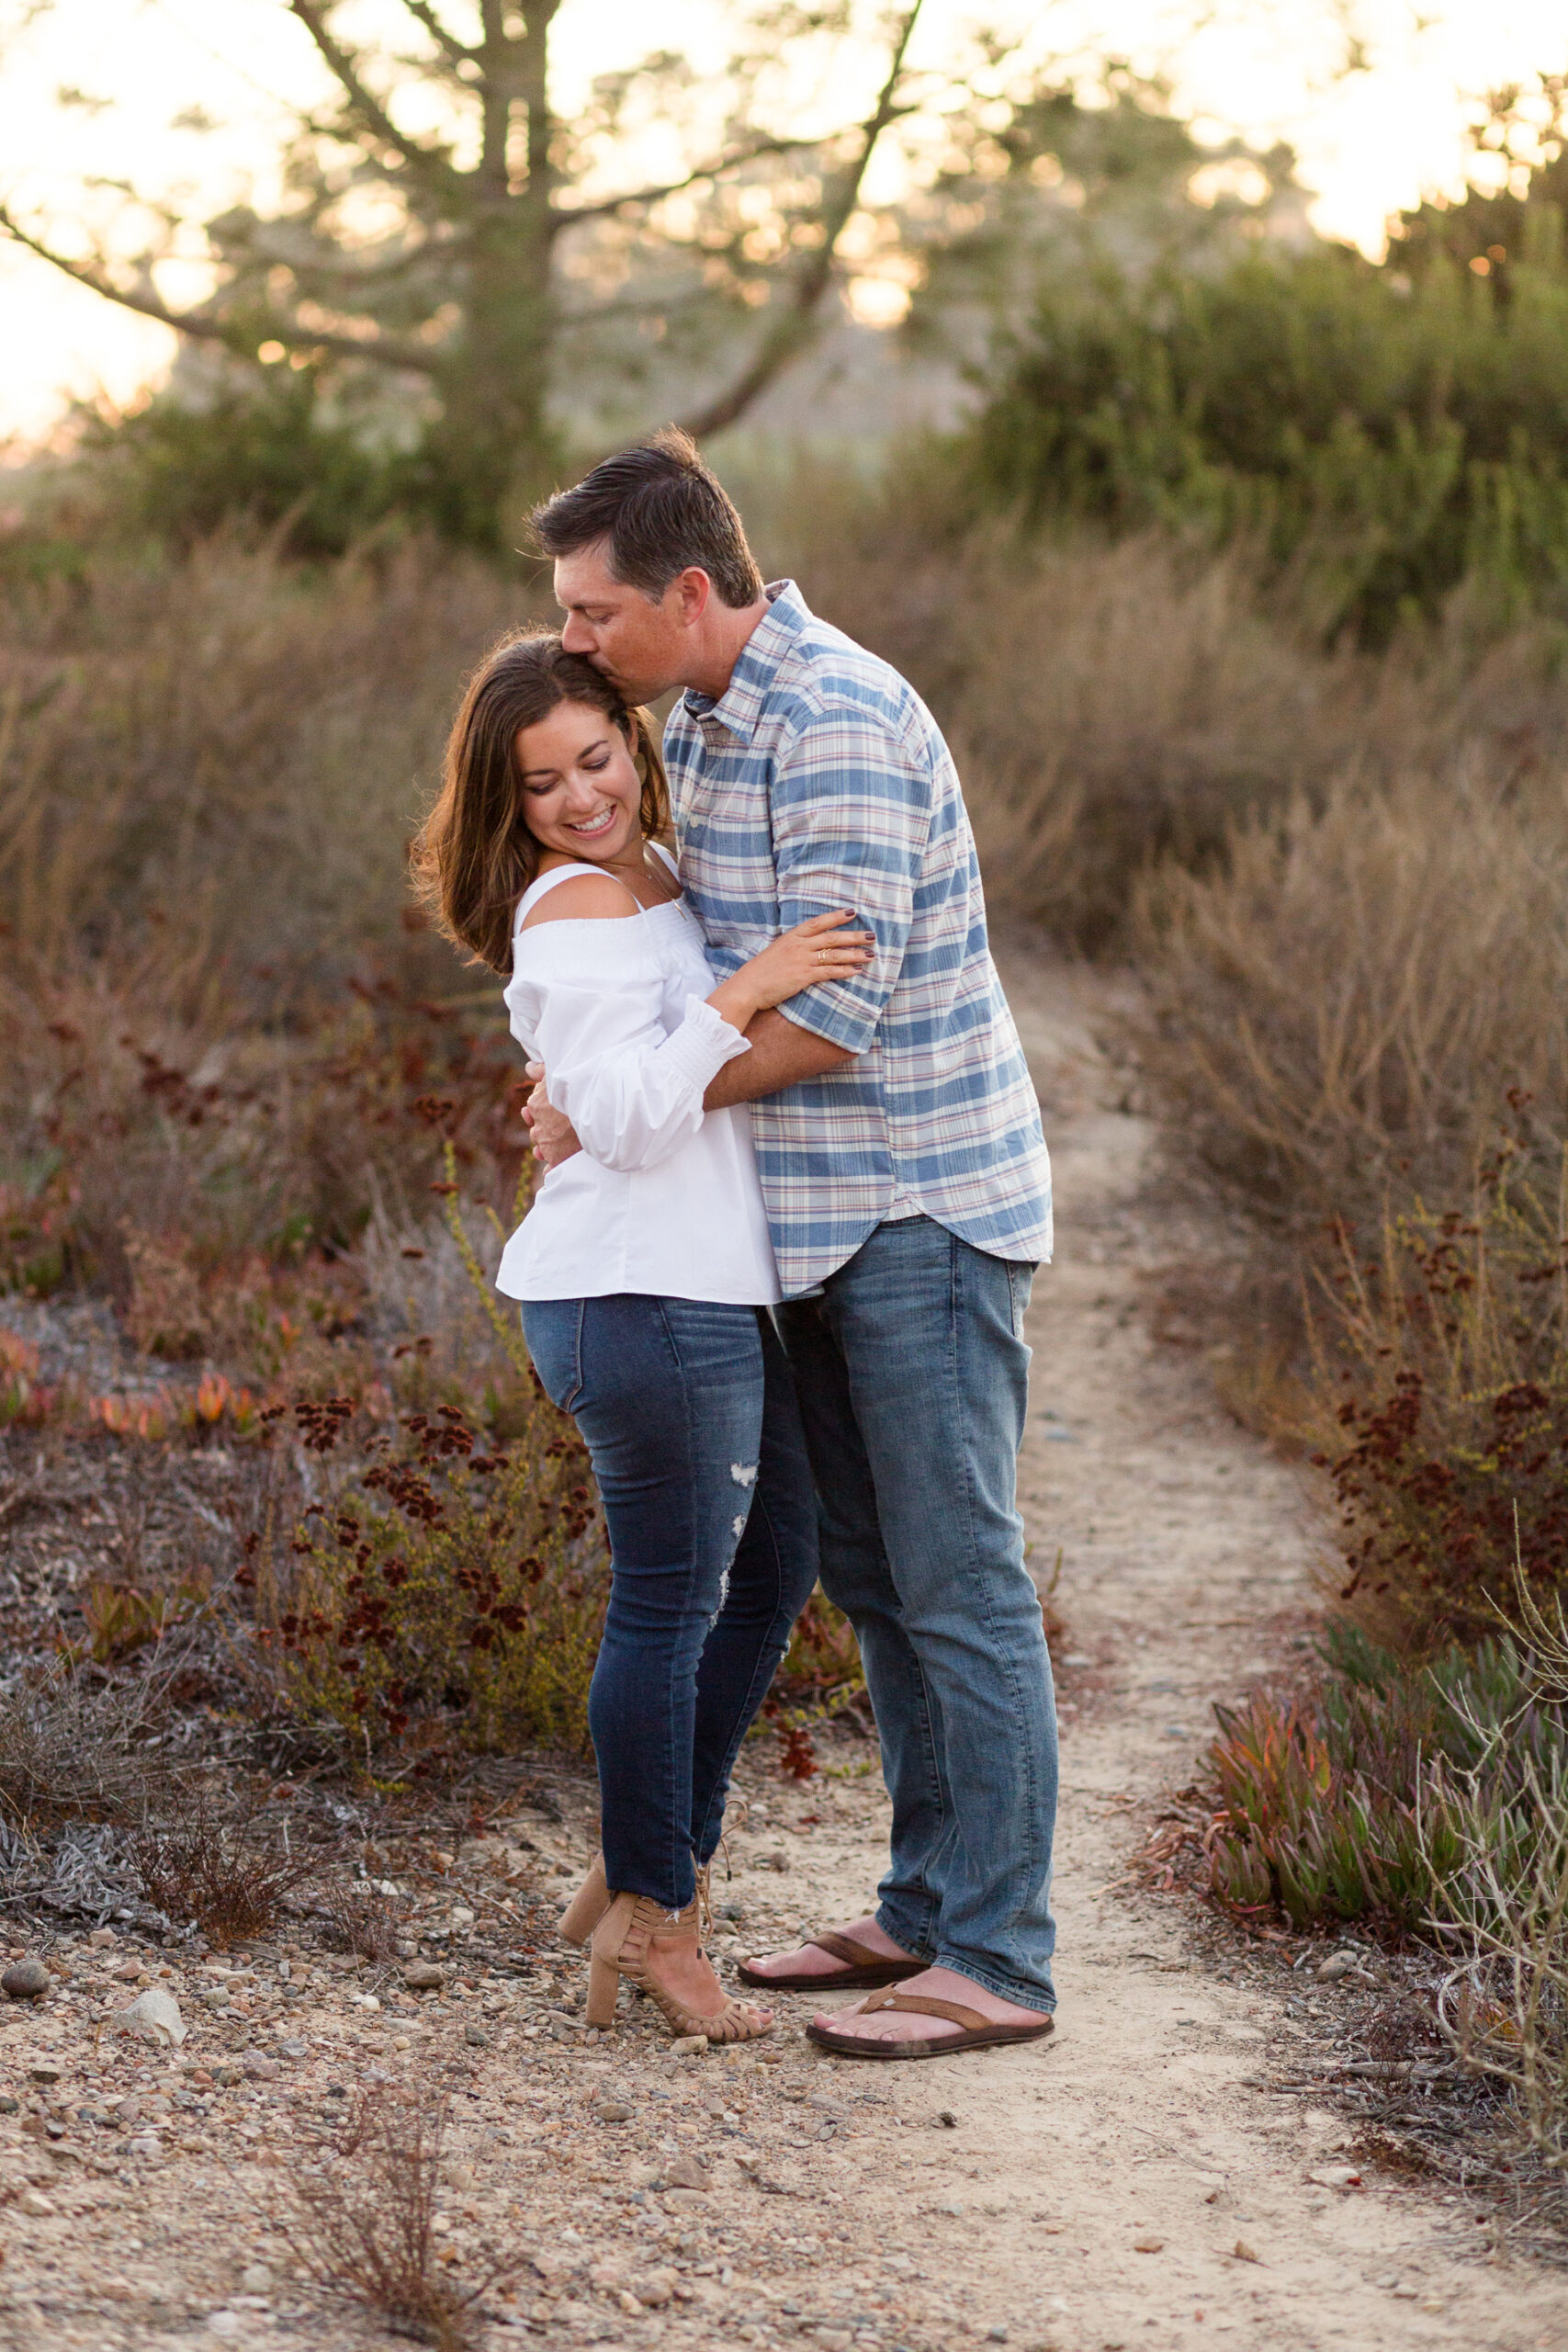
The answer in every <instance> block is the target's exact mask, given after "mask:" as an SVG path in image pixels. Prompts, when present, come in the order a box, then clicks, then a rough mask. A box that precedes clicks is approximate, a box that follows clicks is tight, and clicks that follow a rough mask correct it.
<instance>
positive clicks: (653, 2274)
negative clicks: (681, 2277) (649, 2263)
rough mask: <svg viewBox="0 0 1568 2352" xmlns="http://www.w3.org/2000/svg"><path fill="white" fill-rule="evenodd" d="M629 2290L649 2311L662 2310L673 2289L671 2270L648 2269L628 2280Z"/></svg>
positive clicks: (672, 2273) (673, 2276) (673, 2281)
mask: <svg viewBox="0 0 1568 2352" xmlns="http://www.w3.org/2000/svg"><path fill="white" fill-rule="evenodd" d="M630 2286H631V2291H632V2293H633V2294H634V2295H635V2296H636V2297H637V2301H638V2302H639V2303H641V2304H642V2305H643V2306H644V2308H645V2309H646V2310H648V2311H650V2312H656V2311H660V2310H662V2308H663V2306H664V2305H665V2304H666V2303H667V2302H668V2301H670V2298H671V2295H672V2294H673V2293H674V2291H675V2273H674V2272H673V2271H672V2270H648V2271H644V2272H643V2273H642V2274H641V2275H640V2276H639V2277H637V2278H633V2279H632V2280H631V2281H630Z"/></svg>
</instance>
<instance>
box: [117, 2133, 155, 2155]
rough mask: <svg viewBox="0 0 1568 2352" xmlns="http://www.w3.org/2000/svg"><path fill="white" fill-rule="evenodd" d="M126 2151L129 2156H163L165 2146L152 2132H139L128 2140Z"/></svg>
mask: <svg viewBox="0 0 1568 2352" xmlns="http://www.w3.org/2000/svg"><path fill="white" fill-rule="evenodd" d="M125 2153H126V2154H127V2155H128V2156H161V2155H162V2154H163V2153H164V2146H163V2143H162V2141H161V2140H159V2139H157V2138H156V2137H155V2135H154V2134H153V2133H152V2132H151V2131H139V2132H138V2133H137V2134H136V2136H135V2137H134V2139H130V2140H128V2141H127V2142H126V2143H125Z"/></svg>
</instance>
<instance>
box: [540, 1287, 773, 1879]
mask: <svg viewBox="0 0 1568 2352" xmlns="http://www.w3.org/2000/svg"><path fill="white" fill-rule="evenodd" d="M523 1329H524V1335H525V1338H526V1340H527V1342H528V1352H529V1354H530V1355H531V1356H532V1357H533V1359H534V1364H535V1368H536V1371H537V1373H538V1375H539V1378H540V1379H541V1380H542V1381H543V1382H544V1384H545V1387H546V1389H547V1392H548V1394H549V1395H550V1397H553V1398H554V1400H555V1402H556V1403H557V1404H558V1406H560V1407H561V1408H562V1409H563V1410H564V1411H566V1412H569V1413H570V1414H571V1415H572V1417H573V1418H574V1419H575V1420H576V1422H577V1426H578V1428H579V1429H580V1430H581V1432H582V1436H583V1440H584V1442H585V1443H586V1444H587V1447H588V1451H589V1453H590V1454H591V1455H592V1462H593V1475H594V1476H595V1478H596V1479H597V1480H598V1483H599V1493H600V1497H601V1499H602V1500H603V1502H604V1518H605V1522H606V1524H607V1526H608V1528H609V1531H610V1556H611V1562H612V1577H611V1585H610V1606H609V1611H608V1614H607V1616H606V1617H605V1620H604V1640H603V1641H602V1642H601V1644H600V1647H599V1659H598V1663H597V1665H596V1666H595V1667H594V1669H593V1681H592V1688H591V1690H590V1691H589V1697H588V1720H589V1728H590V1730H591V1731H592V1735H593V1752H594V1755H595V1757H596V1758H598V1763H599V1793H600V1807H601V1827H602V1833H603V1838H604V1869H605V1873H606V1876H607V1877H608V1879H609V1882H610V1884H611V1886H612V1887H613V1888H614V1889H615V1892H616V1893H617V1894H622V1893H631V1894H650V1895H652V1896H653V1897H654V1899H655V1900H656V1901H657V1902H659V1903H661V1904H663V1905H665V1907H666V1909H668V1910H671V1911H679V1910H681V1909H682V1908H683V1907H684V1905H686V1904H688V1903H690V1901H691V1899H692V1896H693V1894H694V1893H695V1891H696V1876H695V1866H696V1864H698V1863H701V1862H705V1861H706V1860H707V1859H708V1857H709V1856H710V1855H711V1854H712V1852H713V1850H714V1849H715V1847H716V1845H717V1844H718V1838H719V1832H720V1830H721V1829H722V1827H723V1826H724V1801H725V1796H726V1793H727V1792H728V1785H729V1773H730V1768H731V1766H732V1765H733V1764H734V1761H735V1758H736V1753H737V1751H738V1749H739V1746H740V1742H741V1740H742V1738H743V1737H744V1736H745V1734H746V1730H747V1727H748V1725H749V1724H750V1721H751V1718H752V1717H753V1715H755V1713H756V1712H757V1709H758V1708H759V1706H760V1705H761V1702H762V1701H763V1699H764V1698H765V1697H766V1695H767V1690H768V1685H769V1683H770V1682H771V1681H772V1680H773V1668H775V1667H776V1666H777V1664H778V1662H779V1659H780V1657H782V1656H783V1653H784V1645H785V1643H786V1642H787V1641H788V1640H789V1635H790V1628H791V1626H792V1625H793V1624H794V1623H795V1619H796V1617H797V1616H798V1615H799V1614H800V1611H801V1610H802V1609H804V1608H805V1606H806V1602H807V1598H808V1597H809V1595H810V1592H811V1588H812V1586H813V1585H814V1584H815V1583H816V1581H817V1506H816V1498H815V1497H814V1495H813V1493H812V1487H811V1470H810V1465H809V1464H808V1463H807V1457H806V1446H805V1441H804V1439H803V1437H802V1434H801V1427H800V1417H799V1414H798V1412H797V1410H796V1408H795V1385H794V1382H793V1380H792V1379H791V1376H790V1370H789V1366H788V1364H787V1363H785V1362H784V1354H783V1351H782V1350H781V1348H780V1346H779V1342H778V1337H777V1334H776V1333H775V1332H774V1330H773V1325H772V1324H771V1322H770V1321H769V1319H768V1317H767V1315H766V1314H765V1313H763V1312H761V1311H760V1310H759V1309H758V1308H756V1307H754V1306H723V1305H718V1304H715V1303H712V1302H707V1301H704V1300H700V1299H690V1298H652V1297H647V1296H644V1295H641V1294H638V1293H633V1292H622V1293H619V1294H617V1295H615V1296H612V1297H609V1298H558V1299H557V1298H552V1299H529V1300H528V1301H527V1302H526V1303H525V1306H524V1308H523Z"/></svg>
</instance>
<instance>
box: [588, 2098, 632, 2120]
mask: <svg viewBox="0 0 1568 2352" xmlns="http://www.w3.org/2000/svg"><path fill="white" fill-rule="evenodd" d="M636 2111H637V2110H636V2109H635V2108H630V2107H628V2106H627V2105H626V2101H625V2099H621V2098H605V2099H601V2100H600V2102H599V2104H598V2106H597V2107H596V2108H595V2109H594V2110H593V2112H594V2114H595V2115H596V2116H597V2117H598V2119H599V2121H600V2122H601V2123H629V2122H630V2121H631V2120H632V2117H633V2115H634V2114H635V2113H636Z"/></svg>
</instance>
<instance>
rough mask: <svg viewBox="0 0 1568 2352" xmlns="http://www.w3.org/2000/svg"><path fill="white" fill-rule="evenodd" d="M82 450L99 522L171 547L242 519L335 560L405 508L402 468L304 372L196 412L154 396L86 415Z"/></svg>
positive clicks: (235, 387) (215, 394)
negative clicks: (101, 511) (100, 510)
mask: <svg viewBox="0 0 1568 2352" xmlns="http://www.w3.org/2000/svg"><path fill="white" fill-rule="evenodd" d="M81 451H82V458H83V460H84V468H83V470H84V472H85V478H86V481H87V482H88V484H89V485H91V487H92V488H93V489H94V490H96V492H97V494H98V496H99V497H100V498H101V499H102V501H103V503H104V506H105V509H106V519H107V520H108V521H109V522H110V523H112V524H114V525H117V526H119V527H120V528H122V529H126V528H129V529H130V531H132V532H133V533H135V534H136V535H138V536H143V535H144V536H146V537H149V538H152V539H156V540H161V541H167V542H168V543H170V544H171V545H173V546H175V547H176V548H189V547H191V546H194V545H195V544H196V543H197V541H199V540H201V539H204V538H208V537H210V536H211V535H212V533H213V532H215V531H217V530H219V529H220V528H221V527H222V526H226V525H229V524H231V523H233V522H234V521H236V520H237V519H243V521H245V522H247V523H250V524H254V525H260V526H262V527H263V528H265V529H266V530H268V531H272V532H276V533H278V534H280V535H281V537H282V538H283V540H284V541H285V542H286V544H287V546H288V549H289V551H290V552H291V553H293V554H295V555H300V556H336V555H342V554H344V552H345V551H346V549H347V548H349V547H351V546H352V545H353V544H354V542H355V540H356V539H358V538H360V537H363V535H364V533H365V532H366V531H367V529H369V528H370V527H371V526H373V525H375V524H378V523H380V522H382V521H383V520H384V519H385V518H386V517H387V516H388V515H390V514H392V513H394V512H398V511H403V512H407V511H408V510H409V509H410V508H411V507H412V505H413V504H414V503H415V502H414V499H413V496H412V492H413V491H414V487H415V485H414V483H413V481H412V477H411V474H410V469H409V466H408V462H407V460H405V459H404V458H401V457H400V455H399V454H398V453H397V452H396V451H395V450H389V449H387V448H385V447H378V446H377V444H376V442H375V441H374V440H373V439H371V438H370V437H368V436H367V434H366V433H365V432H364V431H363V430H362V429H361V428H360V427H359V426H357V425H356V424H355V423H354V422H353V421H352V420H350V419H347V418H344V417H342V416H340V415H337V414H335V413H333V409H332V408H331V406H330V405H329V403H328V402H327V401H325V400H324V399H323V397H322V393H321V386H320V382H319V379H318V376H317V373H316V371H315V369H313V368H303V369H300V370H298V371H296V370H295V369H293V368H265V369H262V370H256V369H246V370H245V371H243V374H235V375H231V376H225V377H224V378H223V379H222V380H221V381H220V383H219V385H218V386H217V387H216V388H215V389H214V390H211V391H210V392H209V396H208V397H206V398H205V399H202V400H200V401H193V400H189V399H186V398H182V397H181V396H180V395H179V394H177V393H175V392H162V393H159V394H157V395H155V396H154V397H153V398H152V399H151V400H149V401H145V402H144V404H143V405H141V407H136V408H131V409H130V410H128V411H126V412H125V413H123V414H111V413H98V414H95V415H92V416H90V417H89V418H88V419H87V421H86V423H85V429H84V432H83V435H82V441H81Z"/></svg>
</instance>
